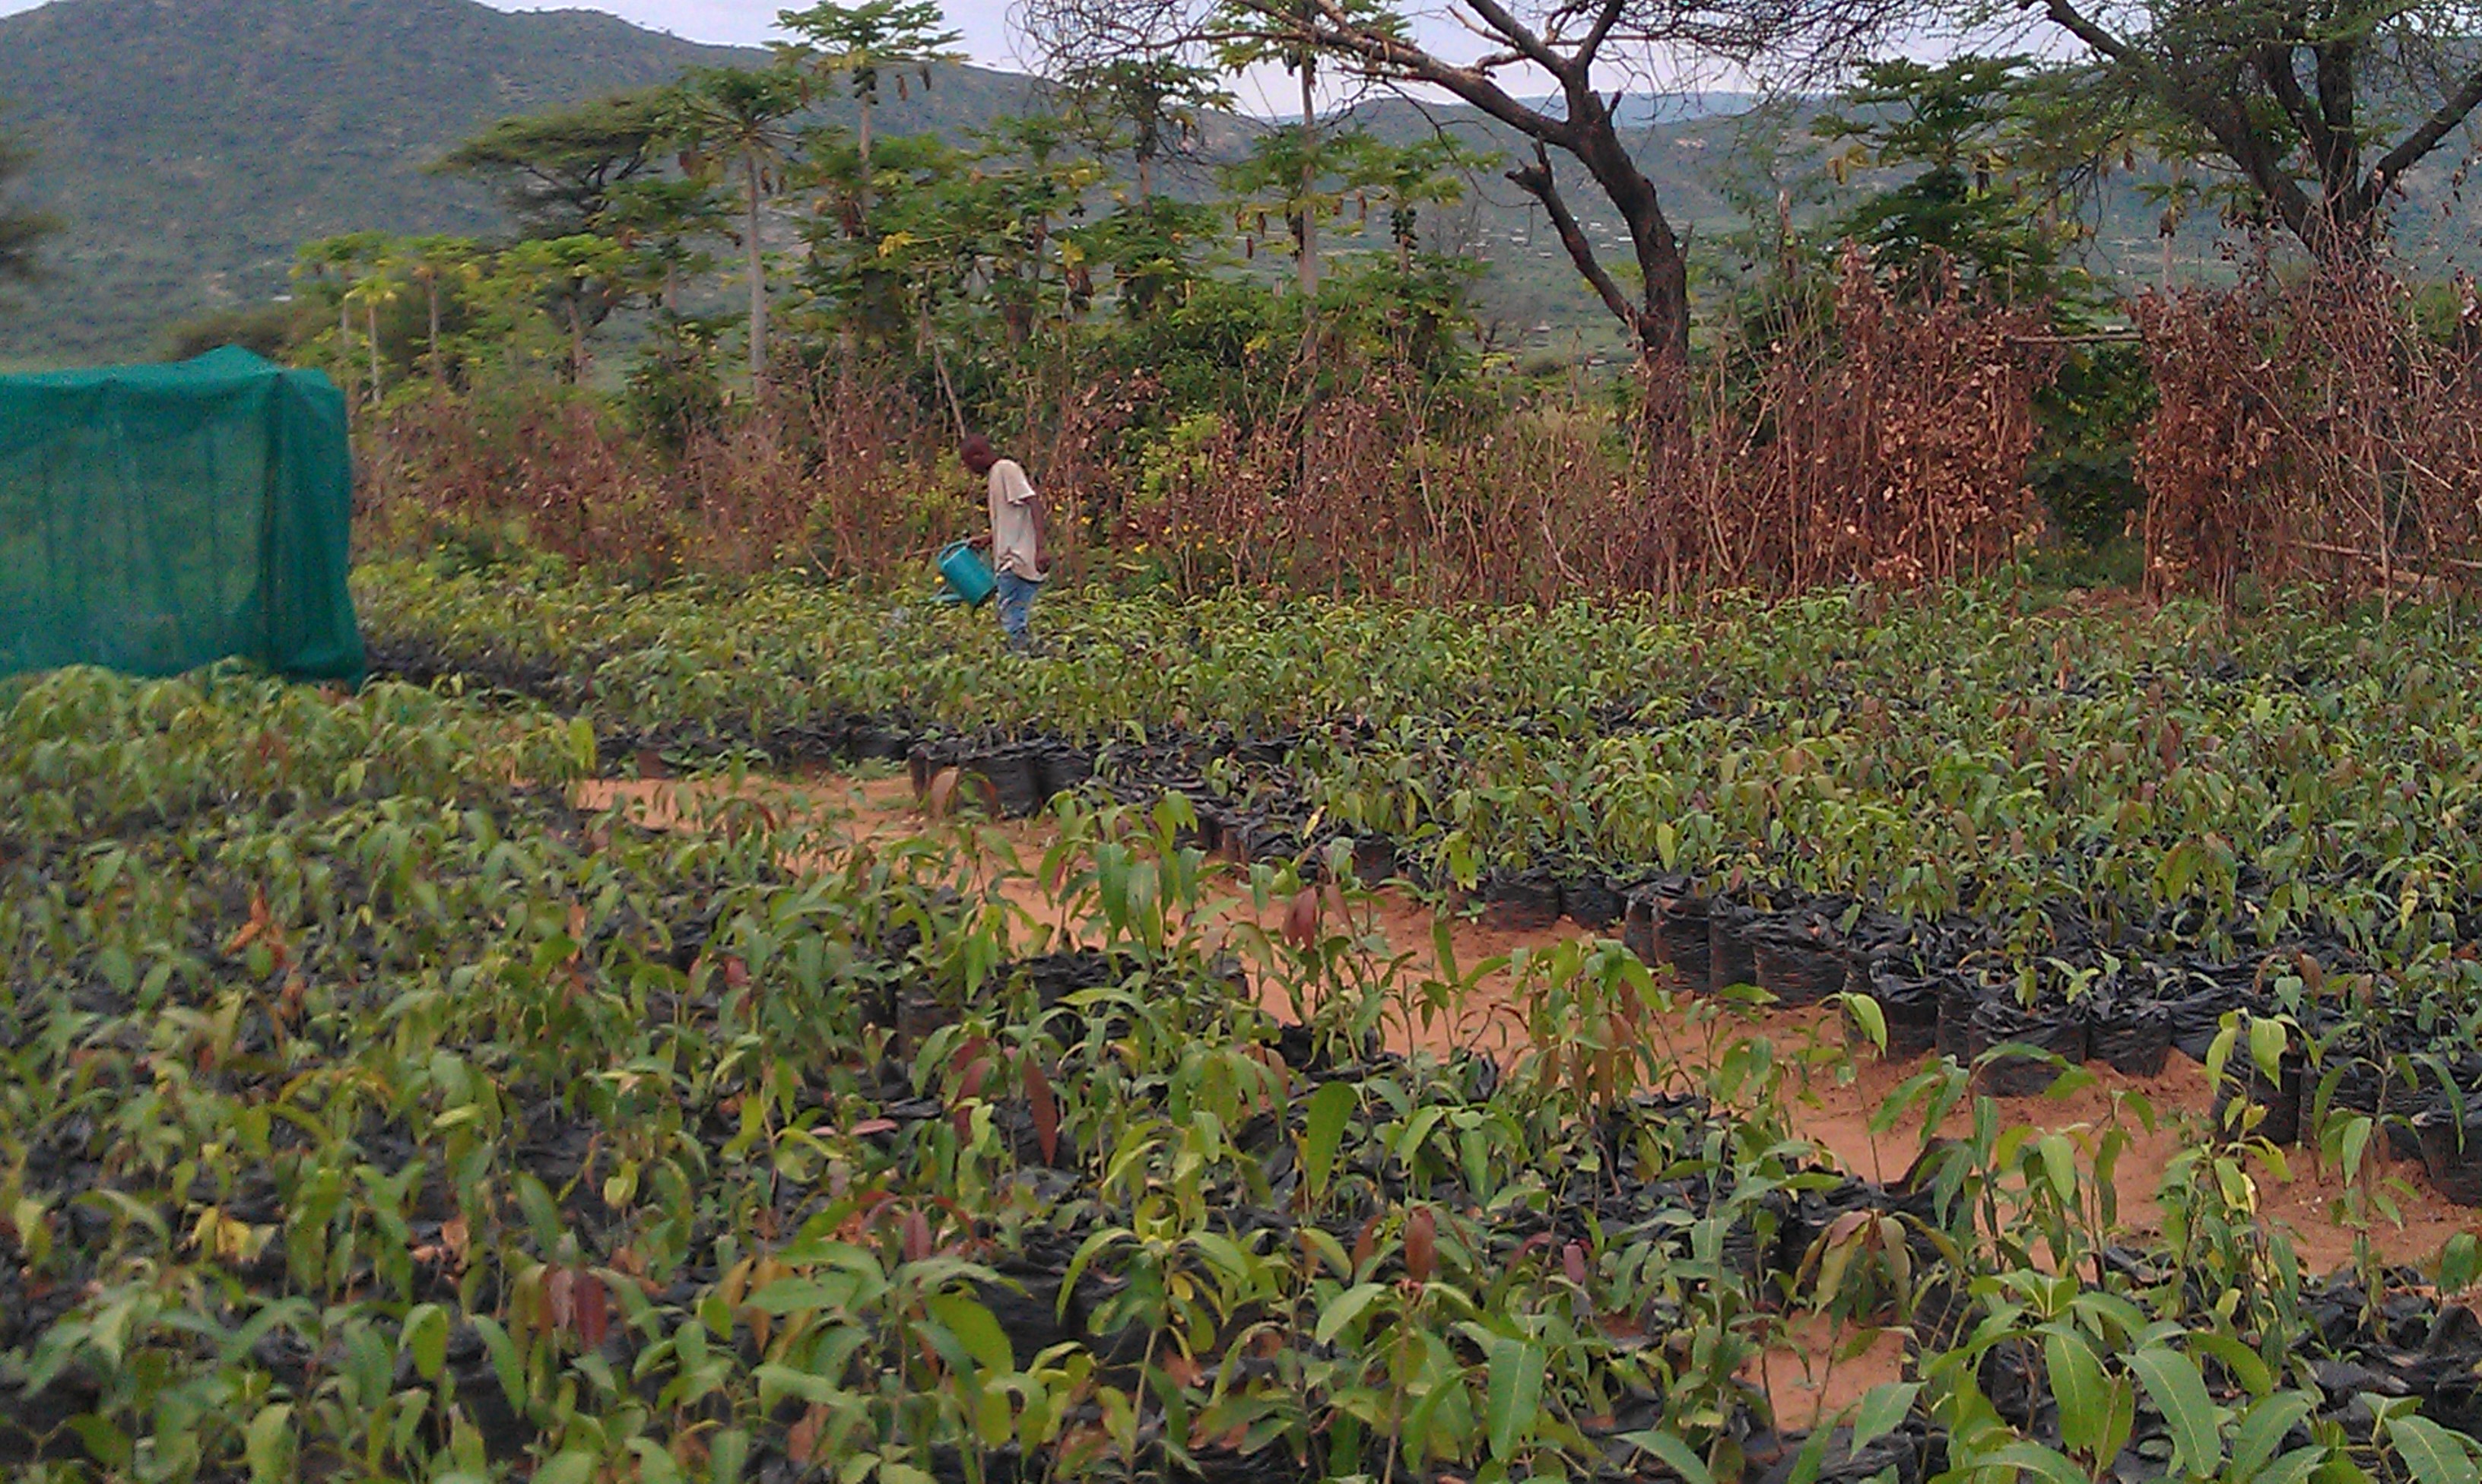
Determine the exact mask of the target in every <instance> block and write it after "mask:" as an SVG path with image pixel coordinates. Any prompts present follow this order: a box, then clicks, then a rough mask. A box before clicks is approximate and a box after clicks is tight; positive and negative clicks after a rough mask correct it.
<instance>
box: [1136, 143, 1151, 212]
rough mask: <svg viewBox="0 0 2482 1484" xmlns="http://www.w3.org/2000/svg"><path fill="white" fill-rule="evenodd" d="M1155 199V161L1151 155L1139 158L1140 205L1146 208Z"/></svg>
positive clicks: (1142, 155)
mask: <svg viewBox="0 0 2482 1484" xmlns="http://www.w3.org/2000/svg"><path fill="white" fill-rule="evenodd" d="M1154 198H1155V160H1154V156H1153V155H1150V154H1141V155H1139V156H1138V204H1139V205H1141V206H1144V205H1146V204H1148V203H1149V202H1150V201H1152V200H1153V199H1154Z"/></svg>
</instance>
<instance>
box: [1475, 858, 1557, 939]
mask: <svg viewBox="0 0 2482 1484" xmlns="http://www.w3.org/2000/svg"><path fill="white" fill-rule="evenodd" d="M1559 921H1560V883H1559V882H1557V881H1555V880H1553V879H1552V878H1551V873H1550V872H1547V871H1494V872H1492V873H1491V874H1490V875H1488V876H1485V877H1484V878H1483V883H1482V923H1483V925H1484V926H1485V927H1492V928H1497V929H1499V930H1500V931H1502V932H1541V931H1542V930H1543V929H1545V928H1546V927H1549V926H1550V925H1551V924H1554V923H1557V922H1559Z"/></svg>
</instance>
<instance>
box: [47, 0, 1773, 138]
mask: <svg viewBox="0 0 2482 1484" xmlns="http://www.w3.org/2000/svg"><path fill="white" fill-rule="evenodd" d="M41 3H43V0H0V15H6V14H11V13H15V12H18V11H30V10H33V9H35V8H36V7H37V6H38V5H40V4H41ZM174 3H176V4H177V3H179V0H174ZM485 3H486V4H488V5H491V6H493V7H494V8H496V9H499V10H503V11H534V10H564V9H567V10H580V9H582V10H597V11H604V12H608V13H612V14H615V15H619V16H621V18H623V19H625V20H629V21H633V22H635V23H637V24H638V25H641V26H646V27H648V28H649V29H652V30H657V31H669V32H671V33H673V35H675V36H679V37H684V38H687V39H690V40H694V41H717V42H725V43H728V44H735V45H756V44H759V43H762V42H765V41H767V40H769V39H774V38H775V37H776V36H777V35H778V32H777V31H776V13H777V12H778V11H779V10H783V9H785V8H786V7H787V6H788V5H789V4H791V3H793V0H591V3H589V0H565V3H564V0H554V3H550V4H545V3H541V0H485ZM1010 4H1011V0H942V9H944V10H945V11H946V13H947V16H948V23H949V24H950V25H951V26H954V27H955V28H956V29H958V30H959V31H962V32H964V36H965V42H964V44H965V49H966V50H967V51H968V52H969V53H971V54H972V56H973V59H974V60H975V61H976V62H979V63H981V64H983V65H986V66H993V67H1002V68H1007V69H1009V70H1012V71H1021V70H1026V69H1027V68H1028V65H1029V64H1028V63H1027V62H1026V61H1024V60H1022V59H1020V57H1019V56H1018V47H1017V40H1016V38H1015V37H1014V36H1012V34H1011V32H1010V28H1009V24H1008V13H1009V7H1010ZM1413 9H1414V10H1416V11H1419V10H1421V9H1424V7H1422V6H1420V5H1418V4H1417V5H1415V6H1414V7H1413ZM1415 30H1416V31H1417V32H1419V33H1421V34H1423V35H1424V36H1425V39H1428V40H1429V41H1430V42H1431V43H1432V44H1433V45H1436V46H1439V47H1440V48H1441V49H1442V50H1443V51H1444V52H1445V53H1446V54H1448V55H1451V56H1454V55H1458V54H1460V53H1465V52H1468V51H1469V50H1470V49H1471V47H1472V45H1473V43H1472V40H1471V39H1470V38H1468V37H1467V36H1466V35H1465V34H1464V33H1463V32H1462V31H1461V30H1459V29H1458V28H1456V27H1454V26H1448V25H1441V24H1439V23H1438V22H1436V21H1433V22H1431V23H1428V24H1426V23H1424V22H1423V21H1421V20H1419V19H1417V20H1416V22H1415ZM1509 81H1510V83H1511V85H1512V86H1515V87H1517V88H1518V91H1530V89H1529V88H1528V86H1527V85H1526V84H1524V83H1521V82H1519V81H1518V79H1517V78H1516V76H1515V75H1514V74H1512V75H1511V76H1510V78H1509ZM1623 86H1626V85H1625V84H1623ZM1716 86H1729V84H1716ZM1292 90H1293V84H1292V81H1291V78H1290V76H1289V75H1288V74H1286V73H1284V72H1283V71H1282V70H1281V69H1278V68H1266V69H1258V70H1256V71H1254V73H1253V74H1252V75H1249V76H1245V77H1242V78H1240V79H1238V80H1237V82H1236V83H1235V84H1234V86H1233V93H1234V97H1235V101H1237V102H1238V103H1239V104H1240V106H1241V108H1242V111H1243V112H1245V113H1254V114H1258V115H1262V116H1265V115H1276V114H1290V113H1291V112H1292V111H1293V110H1294V109H1296V108H1297V107H1298V106H1299V96H1298V94H1297V93H1295V92H1294V91H1292ZM1323 91H1324V90H1323ZM1545 91H1547V89H1546V90H1545ZM1333 101H1336V100H1332V99H1323V100H1322V102H1323V105H1324V104H1326V103H1329V102H1333Z"/></svg>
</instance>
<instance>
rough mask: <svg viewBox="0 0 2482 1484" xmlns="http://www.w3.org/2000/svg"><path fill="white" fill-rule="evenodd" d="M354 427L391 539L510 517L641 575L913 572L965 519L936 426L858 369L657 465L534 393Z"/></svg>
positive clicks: (556, 394)
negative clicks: (794, 569)
mask: <svg viewBox="0 0 2482 1484" xmlns="http://www.w3.org/2000/svg"><path fill="white" fill-rule="evenodd" d="M356 433H357V442H358V445H359V448H360V453H361V456H362V460H363V479H362V481H361V491H362V494H361V504H362V507H363V509H362V513H363V515H365V516H366V517H370V518H374V519H376V521H377V523H378V526H379V528H380V529H381V530H382V531H383V533H386V534H389V535H392V536H397V537H409V538H413V539H434V538H436V537H437V536H438V535H441V534H447V533H449V532H452V531H455V530H458V529H461V528H473V527H477V526H505V525H508V524H510V523H513V522H514V523H516V524H518V525H521V526H522V529H523V534H524V536H525V538H526V539H527V540H528V541H530V542H532V543H533V544H535V545H537V546H539V547H541V548H542V549H544V550H547V551H551V552H555V553H557V554H559V555H561V556H564V557H568V558H570V559H572V560H577V561H580V562H584V563H588V564H593V565H598V566H604V567H609V568H613V569H616V570H623V571H629V572H635V573H639V574H641V575H645V576H648V577H667V576H671V575H673V574H675V573H679V572H682V571H688V570H698V571H706V572H718V573H728V574H737V573H747V572H753V571H756V570H759V569H761V568H765V567H768V566H773V565H777V564H779V563H782V562H786V561H800V562H805V563H806V564H808V565H810V566H811V567H812V568H813V569H814V570H817V571H819V572H821V573H823V574H825V575H828V576H832V577H850V576H858V575H880V574H886V573H889V572H893V571H896V570H899V569H908V570H911V569H917V568H919V567H920V566H921V564H922V563H923V561H924V560H927V558H928V557H929V556H930V554H931V553H933V552H934V551H936V550H937V547H938V546H939V545H940V544H942V543H944V542H945V541H948V540H953V539H955V538H957V537H958V536H960V535H962V534H965V533H967V532H969V531H971V530H973V529H975V526H976V524H977V522H978V521H979V518H980V514H979V512H980V504H979V502H978V501H976V500H974V499H973V498H972V492H971V490H970V488H968V487H967V485H966V484H965V483H964V482H963V481H962V480H960V479H958V478H956V477H955V476H954V472H953V470H951V471H948V472H947V477H946V478H944V479H943V477H942V472H941V470H940V468H939V464H938V459H939V456H940V455H942V454H944V453H945V452H946V451H947V441H948V440H947V439H946V438H945V437H944V436H943V431H942V430H941V429H940V428H939V427H938V426H937V425H936V424H926V423H925V422H924V421H923V420H922V419H921V418H920V417H919V415H918V414H917V413H916V412H915V411H914V410H913V409H912V407H911V405H910V404H908V403H907V402H906V401H905V400H904V399H903V398H902V397H901V396H900V395H898V394H897V393H896V392H895V391H894V390H893V389H892V381H891V378H885V377H873V376H870V375H868V374H867V371H866V370H864V369H857V370H855V371H852V372H849V373H847V374H844V375H830V376H823V377H817V378H808V379H801V380H787V381H784V382H780V383H779V384H778V385H777V386H775V387H773V388H771V390H770V392H769V395H768V398H767V401H766V402H765V403H764V404H761V405H759V406H755V407H751V408H747V409H742V410H740V411H739V412H738V414H737V415H735V416H731V417H729V418H727V419H726V420H724V421H723V422H722V424H721V425H719V426H716V427H712V428H703V429H700V430H697V431H695V432H693V433H691V434H690V436H689V437H688V439H687V440H686V443H685V445H684V447H683V448H682V449H681V450H680V451H679V453H678V454H677V455H676V456H665V455H663V454H661V453H660V452H658V451H657V450H656V449H655V448H654V447H653V446H652V445H650V444H649V443H648V442H647V440H645V439H643V438H641V437H638V436H637V435H635V434H634V433H633V432H632V431H631V430H628V429H626V428H624V427H622V426H621V424H620V421H619V419H618V418H617V417H616V416H615V414H613V413H612V412H611V411H610V410H609V409H608V408H606V407H604V406H603V405H602V404H600V403H598V402H597V401H595V400H594V399H593V398H590V397H586V396H581V395H579V394H576V393H573V392H570V391H568V390H566V389H563V388H559V387H551V386H542V385H531V386H528V385H520V386H515V387H496V388H492V389H490V390H489V391H488V392H487V393H483V394H478V395H472V396H464V395H456V394H451V393H446V392H442V393H437V394H435V395H430V396H421V397H415V398H411V399H407V400H401V401H399V402H397V403H395V404H391V405H390V406H389V407H387V408H385V409H384V410H383V411H380V412H377V413H373V414H370V415H369V416H367V417H366V418H365V419H364V420H363V422H362V424H361V426H360V427H359V428H358V429H357V430H356Z"/></svg>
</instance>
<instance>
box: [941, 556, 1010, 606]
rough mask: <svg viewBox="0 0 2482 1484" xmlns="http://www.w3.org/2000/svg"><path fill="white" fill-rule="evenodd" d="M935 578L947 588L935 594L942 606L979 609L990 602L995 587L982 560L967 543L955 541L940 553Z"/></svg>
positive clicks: (989, 571) (994, 582) (996, 584)
mask: <svg viewBox="0 0 2482 1484" xmlns="http://www.w3.org/2000/svg"><path fill="white" fill-rule="evenodd" d="M939 576H940V578H941V579H942V580H943V581H945V582H946V583H947V585H948V586H947V590H946V591H944V592H942V593H940V594H939V601H940V602H942V603H965V604H970V605H972V606H974V607H976V608H980V607H981V606H982V605H983V604H985V603H987V602H989V601H990V596H991V593H992V591H993V590H994V589H996V588H997V587H998V586H999V584H998V583H997V582H996V581H995V580H993V578H992V577H991V569H990V567H988V566H986V565H984V564H983V559H982V558H981V557H980V556H978V555H976V553H975V551H974V547H973V543H972V542H970V541H959V542H957V543H956V544H954V545H952V546H949V547H946V548H944V549H942V550H941V551H940V553H939Z"/></svg>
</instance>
